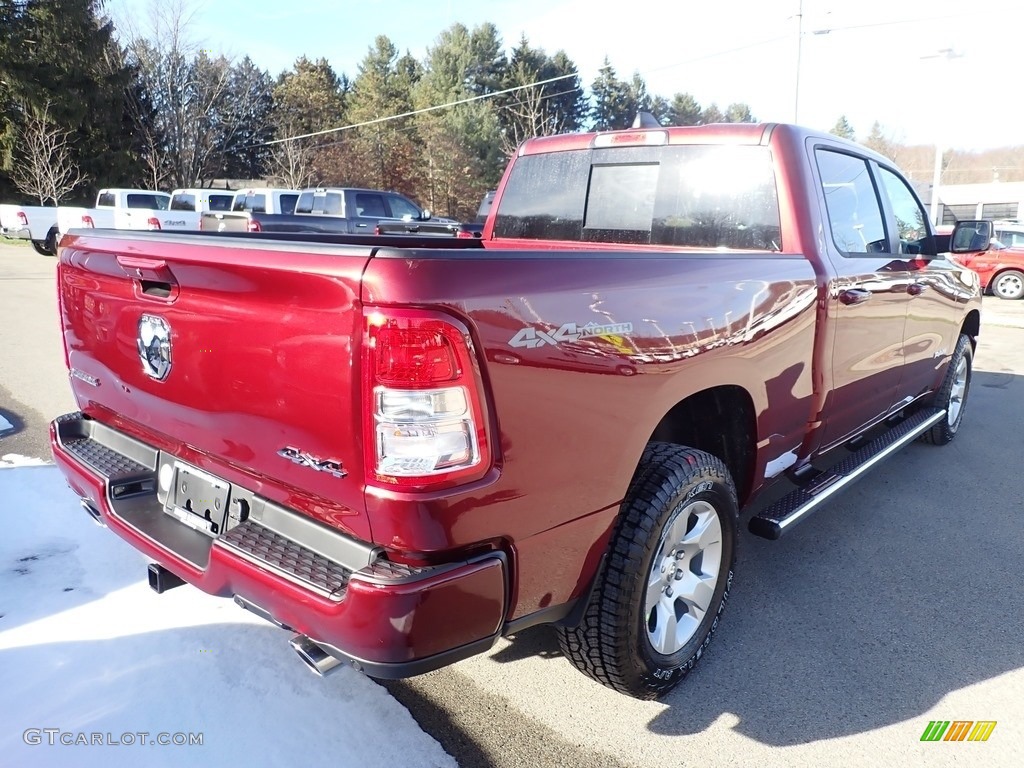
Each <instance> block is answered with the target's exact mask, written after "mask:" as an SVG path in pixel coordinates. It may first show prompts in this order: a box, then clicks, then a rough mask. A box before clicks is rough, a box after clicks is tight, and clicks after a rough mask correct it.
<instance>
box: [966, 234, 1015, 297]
mask: <svg viewBox="0 0 1024 768" xmlns="http://www.w3.org/2000/svg"><path fill="white" fill-rule="evenodd" d="M952 259H953V260H954V261H956V262H957V263H958V264H961V265H962V266H965V267H967V268H968V269H971V270H974V271H975V272H977V273H978V277H979V278H980V279H981V289H982V290H983V291H985V292H986V293H991V294H992V295H994V296H998V297H999V298H1000V299H1011V300H1012V299H1020V298H1024V248H1016V247H1014V248H1008V247H1007V246H1005V245H1003V244H1002V243H1001V242H999V241H998V240H995V239H993V240H991V241H990V242H989V245H988V248H987V249H985V250H983V251H972V252H971V253H958V254H953V256H952Z"/></svg>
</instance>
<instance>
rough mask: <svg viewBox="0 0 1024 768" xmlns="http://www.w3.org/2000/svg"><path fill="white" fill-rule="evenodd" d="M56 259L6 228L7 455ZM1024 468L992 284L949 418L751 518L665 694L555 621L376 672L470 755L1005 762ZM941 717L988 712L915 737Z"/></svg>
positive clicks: (1021, 686)
mask: <svg viewBox="0 0 1024 768" xmlns="http://www.w3.org/2000/svg"><path fill="white" fill-rule="evenodd" d="M54 265H55V260H54V259H48V258H45V257H42V256H39V255H37V254H36V253H35V252H34V251H32V250H31V249H30V248H22V247H13V246H8V245H2V244H0V417H2V418H3V419H5V420H6V422H7V423H10V424H11V425H12V428H11V429H7V430H6V432H3V433H0V456H2V455H3V454H6V453H18V454H22V455H27V456H38V457H44V458H47V457H48V456H49V449H48V447H47V441H46V424H47V423H48V421H49V420H50V419H51V418H53V417H54V416H56V415H59V414H61V413H64V412H67V411H70V410H74V407H75V406H74V402H73V400H72V398H71V394H70V389H69V387H68V382H67V374H66V372H65V369H64V360H63V355H62V352H61V349H60V338H59V330H58V325H57V320H56V318H57V315H56V297H55V289H54V282H53V278H54ZM2 425H3V422H0V426H2ZM1022 483H1024V301H1019V302H1003V301H1000V300H998V299H994V298H990V297H989V298H986V299H985V307H984V315H983V320H982V334H981V339H980V344H979V348H978V354H977V357H976V360H975V376H974V380H973V383H972V387H971V392H970V397H969V404H968V411H967V413H966V415H965V421H964V423H963V427H962V431H961V434H960V435H959V436H958V437H957V439H956V440H955V441H954V442H953V443H952V444H950V445H948V446H944V447H935V446H930V445H924V444H917V443H915V444H914V445H911V446H909V447H908V448H907V449H905V450H904V451H902V452H901V453H899V454H898V455H897V457H896V458H895V459H893V460H891V461H888V462H886V463H884V464H883V465H882V466H880V467H879V468H878V469H876V470H875V471H874V472H873V473H872V474H871V475H869V476H868V477H867V478H865V479H864V480H862V481H861V482H860V483H858V484H856V485H854V486H853V487H852V488H851V489H850V490H849V491H847V492H846V493H844V494H843V495H842V496H841V497H839V498H838V499H837V500H835V501H834V502H832V503H831V504H830V505H829V506H828V507H826V508H825V509H823V510H822V511H820V512H818V513H817V514H816V515H814V516H813V517H812V518H811V519H810V520H808V521H807V522H805V523H802V524H801V525H799V526H797V527H796V528H795V529H794V530H793V531H792V532H790V533H787V535H786V536H785V537H784V538H783V539H782V540H780V541H778V542H768V541H764V540H761V539H757V538H754V537H753V536H750V535H749V534H744V536H743V538H742V540H741V542H740V548H739V556H738V562H737V567H736V579H735V581H734V585H733V590H732V597H731V599H730V603H729V605H728V606H727V608H726V612H725V615H724V618H723V623H722V625H721V626H720V628H719V630H718V632H717V634H716V636H715V640H714V642H713V643H712V645H711V648H710V650H709V652H708V654H707V656H706V657H705V658H704V659H702V660H701V663H700V664H699V665H698V666H697V668H696V669H695V670H694V672H693V673H692V674H691V676H690V677H689V678H688V679H687V680H686V681H685V682H684V683H683V685H682V686H681V687H679V688H678V689H676V690H675V691H674V692H672V693H671V694H670V695H669V696H668V697H667V698H666V699H664V700H663V701H659V702H639V701H634V700H632V699H629V698H626V697H623V696H621V695H618V694H615V693H613V692H612V691H609V690H607V689H605V688H603V687H601V686H599V685H597V684H596V683H593V682H592V681H590V680H589V679H588V678H586V677H584V676H583V675H581V674H580V673H578V672H576V671H575V670H574V669H573V668H572V667H571V666H570V665H569V663H568V662H567V661H565V660H564V659H563V658H561V656H560V654H559V653H558V648H557V643H556V642H555V641H554V637H553V635H552V633H551V632H550V631H549V630H548V629H546V628H536V629H533V630H527V631H525V632H523V633H522V634H521V635H519V636H518V637H515V638H512V639H510V640H507V641H502V642H501V643H500V645H499V646H498V647H496V648H495V649H494V650H493V651H492V652H490V653H488V654H486V655H484V656H479V657H476V658H474V659H470V660H468V661H464V662H461V663H459V664H457V665H455V666H453V667H449V668H446V669H442V670H439V671H437V672H433V673H430V674H428V675H423V676H421V677H418V678H413V679H411V680H405V681H398V682H390V683H386V684H385V685H386V687H387V689H388V690H389V691H391V693H392V694H393V695H394V696H395V697H396V698H397V699H398V700H399V701H401V702H402V703H403V704H405V705H406V706H407V707H408V708H409V709H410V711H411V712H412V714H413V716H414V717H415V718H416V719H417V721H418V722H419V723H420V724H421V726H422V727H423V728H424V729H425V730H426V731H427V732H428V733H430V734H431V735H433V736H434V737H435V738H437V739H438V740H439V741H440V742H441V744H442V746H443V747H444V748H445V749H446V750H447V751H448V752H449V753H451V754H452V755H454V756H455V757H456V758H457V759H458V761H459V763H460V765H462V766H466V767H468V766H477V765H488V766H490V765H493V766H524V767H525V766H529V767H530V768H537V767H539V766H586V767H587V768H589V767H590V766H616V767H617V766H629V767H630V768H633V767H636V768H640V767H641V766H643V767H645V768H646V767H647V766H656V765H660V766H669V765H671V766H701V768H711V767H714V766H764V767H765V768H767V767H769V766H787V767H789V766H794V767H800V766H808V767H809V766H825V765H830V766H831V765H839V766H888V765H899V766H900V767H901V768H903V767H904V766H945V765H957V766H963V765H978V766H1007V767H1009V766H1014V767H1015V768H1016V767H1017V766H1020V765H1024V648H1022V642H1021V634H1022V629H1024V601H1022V598H1021V593H1020V584H1021V581H1022V576H1021V572H1022V570H1024V535H1022V533H1024V532H1022V523H1024V494H1022ZM748 514H749V512H748ZM283 639H284V638H282V641H283ZM295 675H296V678H297V682H300V683H303V684H306V685H309V686H315V685H318V681H317V680H316V679H315V678H313V677H312V676H308V673H307V672H306V671H305V670H304V669H303V668H302V665H301V664H300V663H299V662H298V661H296V667H295ZM329 720H330V715H329V713H325V726H327V727H329V726H328V725H327V724H329ZM932 720H943V721H947V720H948V721H955V720H973V721H980V720H988V721H996V723H997V725H996V727H995V729H994V730H993V732H992V734H991V736H990V738H989V739H988V741H986V742H922V741H921V740H920V739H921V735H922V733H923V732H924V731H925V729H926V727H927V726H928V724H929V722H930V721H932ZM310 748H311V749H315V745H312V744H311V745H310ZM339 764H342V763H341V762H339Z"/></svg>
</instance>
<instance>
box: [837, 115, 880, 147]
mask: <svg viewBox="0 0 1024 768" xmlns="http://www.w3.org/2000/svg"><path fill="white" fill-rule="evenodd" d="M875 125H876V126H877V125H878V123H875ZM829 133H831V134H834V135H836V136H839V137H840V138H843V139H849V140H850V141H853V140H854V133H853V126H852V125H850V123H849V121H848V120H847V119H846V115H840V116H839V119H838V120H836V124H835V125H834V126H832V130H831V131H829Z"/></svg>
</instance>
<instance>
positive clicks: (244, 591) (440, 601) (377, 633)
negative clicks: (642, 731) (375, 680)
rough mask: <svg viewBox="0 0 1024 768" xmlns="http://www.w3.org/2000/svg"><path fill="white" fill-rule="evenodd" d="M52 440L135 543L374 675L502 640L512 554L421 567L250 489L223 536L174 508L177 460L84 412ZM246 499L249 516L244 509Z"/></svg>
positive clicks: (71, 476)
mask: <svg viewBox="0 0 1024 768" xmlns="http://www.w3.org/2000/svg"><path fill="white" fill-rule="evenodd" d="M50 442H51V446H52V449H53V457H54V460H55V461H56V463H57V465H58V466H59V468H60V469H61V471H62V472H63V474H64V476H65V478H66V479H67V481H68V484H69V485H70V486H71V488H72V489H73V490H74V491H75V492H76V493H77V494H78V495H79V497H80V498H81V499H82V500H83V501H85V502H86V503H88V504H90V505H91V506H92V507H93V508H94V509H95V510H97V511H98V512H99V517H100V521H101V522H103V523H105V524H106V525H107V526H108V527H109V528H110V529H111V530H113V531H114V532H115V533H117V534H118V535H119V536H121V537H122V538H123V539H125V540H126V541H128V542H129V543H130V544H131V545H132V546H133V547H135V548H136V549H138V550H139V551H141V552H143V553H144V554H145V555H146V556H147V557H149V558H151V559H152V560H154V561H156V562H157V563H159V564H161V565H162V566H164V567H165V568H167V569H168V570H170V571H172V572H173V573H175V574H177V575H178V576H180V577H181V578H182V579H184V580H185V581H187V582H189V583H191V584H193V585H194V586H196V587H198V588H199V589H201V590H203V591H204V592H208V593H210V594H213V595H219V596H223V597H234V598H235V600H236V602H238V603H239V605H242V606H243V607H246V608H248V609H250V610H252V611H254V612H255V613H257V614H259V615H261V616H263V617H264V618H266V619H268V620H270V621H273V622H274V623H276V624H278V625H279V626H282V627H284V628H286V629H289V630H293V631H296V632H300V633H302V634H304V635H307V636H309V637H310V638H312V639H313V640H315V641H316V642H317V643H319V644H321V645H322V646H323V647H324V648H325V649H326V650H327V651H328V652H330V653H331V654H332V655H336V656H338V657H339V658H342V659H345V660H349V661H353V662H355V663H356V665H357V666H358V667H360V668H361V669H363V670H364V671H365V672H367V674H370V675H373V676H376V677H382V678H400V677H409V676H411V675H416V674H421V673H423V672H427V671H430V670H432V669H437V668H439V667H442V666H445V665H447V664H450V663H452V662H454V661H458V660H460V659H462V658H465V657H468V656H471V655H473V654H475V653H480V652H483V651H485V650H487V648H489V647H490V646H491V645H492V644H493V642H494V641H495V640H496V639H497V637H498V635H499V633H500V630H501V627H502V624H503V622H504V618H505V615H506V611H507V607H508V606H507V600H508V597H507V570H508V569H507V564H506V561H505V558H504V555H503V554H501V553H494V554H488V555H485V556H481V557H478V558H474V559H472V560H466V561H459V562H452V563H446V564H443V565H438V566H431V567H426V568H410V567H408V566H404V565H401V564H398V563H392V562H390V561H388V560H387V559H386V558H385V557H384V555H383V552H382V550H380V549H379V548H376V547H373V546H371V545H369V544H366V543H364V542H359V541H356V540H354V539H351V538H349V537H346V536H343V535H342V534H340V533H339V532H337V531H335V530H333V529H330V528H328V527H327V526H323V525H320V524H319V523H315V522H313V521H312V520H310V519H308V518H305V517H304V516H302V515H300V514H298V513H296V512H294V511H292V510H288V509H285V508H283V507H280V506H278V505H276V504H273V503H272V502H269V501H267V500H265V499H261V498H260V497H258V496H255V495H254V494H253V493H252V492H250V491H248V490H247V489H244V488H240V487H238V486H232V487H231V491H230V493H231V496H232V503H231V504H230V505H229V506H230V508H231V510H232V512H231V514H230V515H227V516H226V517H225V522H224V523H223V528H224V530H221V531H219V534H218V535H216V536H214V535H211V534H210V533H208V532H203V531H200V530H196V528H195V526H194V525H191V526H190V525H186V524H185V523H183V522H181V521H180V520H179V519H178V518H176V517H174V516H172V515H171V514H169V513H168V511H167V498H168V496H167V493H166V491H164V492H162V493H161V491H160V480H159V470H160V469H161V468H163V467H165V465H167V464H168V463H173V462H174V461H175V460H174V457H170V456H168V455H167V454H165V453H162V452H160V451H158V450H157V449H155V448H152V447H151V446H147V445H145V444H144V443H141V442H139V441H137V440H134V439H133V438H131V437H129V436H127V435H124V434H123V433H120V432H117V431H115V430H112V429H110V428H109V427H106V426H104V425H102V424H99V423H98V422H95V421H92V420H89V419H85V418H84V417H83V416H82V415H81V414H69V415H67V416H62V417H60V418H59V419H57V420H55V421H54V422H53V423H52V424H51V425H50ZM235 499H241V500H244V501H245V502H246V505H245V506H246V509H247V510H249V513H248V515H244V516H243V515H236V514H235V509H236V506H235V504H234V500H235Z"/></svg>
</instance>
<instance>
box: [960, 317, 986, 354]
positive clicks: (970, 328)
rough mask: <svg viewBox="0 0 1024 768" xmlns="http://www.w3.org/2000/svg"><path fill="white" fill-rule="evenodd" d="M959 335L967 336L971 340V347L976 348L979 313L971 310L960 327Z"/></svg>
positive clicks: (979, 327) (979, 325)
mask: <svg viewBox="0 0 1024 768" xmlns="http://www.w3.org/2000/svg"><path fill="white" fill-rule="evenodd" d="M960 333H963V334H966V335H967V336H969V337H970V339H971V346H972V347H977V345H978V334H979V333H981V312H979V311H978V310H976V309H972V310H971V311H970V312H968V313H967V317H965V318H964V322H963V324H962V325H961V326H960ZM972 351H973V350H972Z"/></svg>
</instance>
